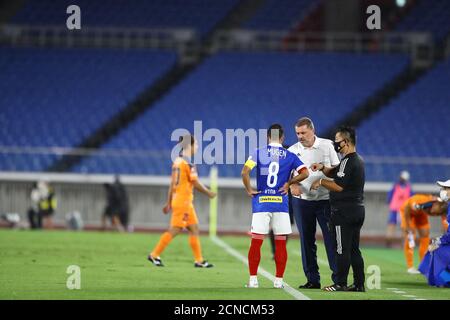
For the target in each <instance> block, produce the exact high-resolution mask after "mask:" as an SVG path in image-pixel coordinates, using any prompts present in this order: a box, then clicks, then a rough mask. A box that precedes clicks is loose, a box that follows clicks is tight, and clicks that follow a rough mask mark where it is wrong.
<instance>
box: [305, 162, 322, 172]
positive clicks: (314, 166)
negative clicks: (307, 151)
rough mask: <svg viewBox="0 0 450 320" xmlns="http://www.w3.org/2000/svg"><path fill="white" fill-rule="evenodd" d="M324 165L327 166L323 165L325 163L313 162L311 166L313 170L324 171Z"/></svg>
mask: <svg viewBox="0 0 450 320" xmlns="http://www.w3.org/2000/svg"><path fill="white" fill-rule="evenodd" d="M324 167H325V166H324V165H323V163H313V164H312V165H311V166H310V167H309V168H310V169H311V171H313V172H316V171H322V170H323V168H324Z"/></svg>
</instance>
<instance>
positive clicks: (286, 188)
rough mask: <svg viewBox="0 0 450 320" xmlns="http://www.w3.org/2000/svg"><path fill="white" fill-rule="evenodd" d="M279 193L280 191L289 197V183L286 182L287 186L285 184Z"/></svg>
mask: <svg viewBox="0 0 450 320" xmlns="http://www.w3.org/2000/svg"><path fill="white" fill-rule="evenodd" d="M278 191H280V192H281V194H282V195H287V194H288V193H289V183H287V182H286V183H285V184H283V186H282V187H281V188H280V189H278Z"/></svg>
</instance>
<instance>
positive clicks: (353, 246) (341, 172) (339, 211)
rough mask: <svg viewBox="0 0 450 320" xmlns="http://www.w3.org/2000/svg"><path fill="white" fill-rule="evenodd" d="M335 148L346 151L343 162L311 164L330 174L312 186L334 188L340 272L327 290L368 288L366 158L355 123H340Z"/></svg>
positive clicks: (332, 199) (333, 222)
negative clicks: (363, 243)
mask: <svg viewBox="0 0 450 320" xmlns="http://www.w3.org/2000/svg"><path fill="white" fill-rule="evenodd" d="M334 148H335V150H336V151H337V152H339V153H340V154H341V155H342V157H343V158H342V160H341V163H340V164H339V166H337V167H335V168H329V167H325V166H324V165H323V164H321V163H315V164H313V165H312V166H311V170H312V171H317V170H321V171H322V172H323V173H324V174H325V175H326V176H327V177H330V178H333V180H328V179H324V178H322V179H318V180H316V181H314V183H313V185H312V187H311V188H313V189H319V188H320V187H323V188H325V189H328V190H330V204H331V218H330V222H331V223H330V228H331V231H332V233H333V235H334V238H335V239H336V264H337V275H336V281H335V283H334V284H333V285H331V286H328V287H325V288H324V290H325V291H359V292H363V291H365V289H364V282H365V279H364V260H363V257H362V255H361V251H360V250H359V239H360V231H361V227H362V226H363V223H364V215H365V209H364V202H363V201H364V182H365V173H364V162H363V160H362V159H361V157H360V156H359V155H358V154H357V153H356V133H355V130H354V129H353V128H351V127H346V126H343V127H340V128H339V129H338V130H337V133H336V136H335V139H334ZM350 265H351V266H352V269H353V277H354V283H353V285H351V286H349V287H347V277H348V273H349V269H350Z"/></svg>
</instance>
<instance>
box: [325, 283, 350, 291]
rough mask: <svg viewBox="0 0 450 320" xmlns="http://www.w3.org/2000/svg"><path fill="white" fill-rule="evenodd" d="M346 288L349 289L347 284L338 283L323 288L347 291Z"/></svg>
mask: <svg viewBox="0 0 450 320" xmlns="http://www.w3.org/2000/svg"><path fill="white" fill-rule="evenodd" d="M346 289H347V287H346V286H340V285H338V284H333V285H331V286H328V287H324V288H323V289H322V290H323V291H328V292H335V291H346Z"/></svg>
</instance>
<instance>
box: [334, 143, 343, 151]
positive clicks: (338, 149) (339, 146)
mask: <svg viewBox="0 0 450 320" xmlns="http://www.w3.org/2000/svg"><path fill="white" fill-rule="evenodd" d="M342 141H344V140H341V141H338V142H336V141H334V142H333V145H334V150H335V151H336V152H340V151H341V150H342V148H343V147H341V143H342Z"/></svg>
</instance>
